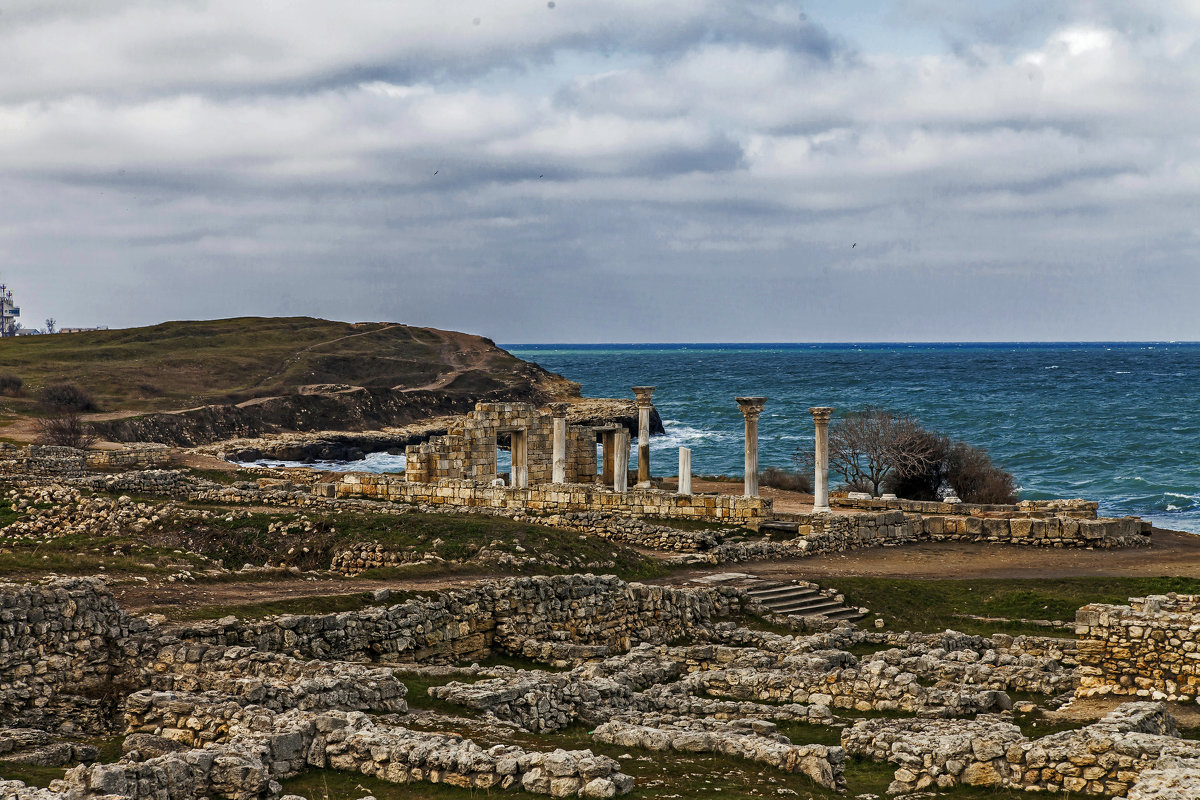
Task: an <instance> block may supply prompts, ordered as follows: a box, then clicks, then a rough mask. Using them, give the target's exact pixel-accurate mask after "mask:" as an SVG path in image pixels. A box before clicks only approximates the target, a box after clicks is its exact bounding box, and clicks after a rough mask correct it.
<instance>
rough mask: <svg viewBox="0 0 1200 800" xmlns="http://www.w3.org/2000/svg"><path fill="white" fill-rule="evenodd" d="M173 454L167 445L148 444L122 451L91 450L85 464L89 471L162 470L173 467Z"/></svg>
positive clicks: (133, 446)
mask: <svg viewBox="0 0 1200 800" xmlns="http://www.w3.org/2000/svg"><path fill="white" fill-rule="evenodd" d="M171 452H172V451H171V448H169V447H167V446H166V445H165V444H156V443H153V442H147V443H143V444H132V445H130V446H128V447H126V448H125V449H122V450H89V451H87V455H86V456H85V462H86V464H87V467H88V469H122V470H134V469H161V468H163V467H169V466H170V465H171Z"/></svg>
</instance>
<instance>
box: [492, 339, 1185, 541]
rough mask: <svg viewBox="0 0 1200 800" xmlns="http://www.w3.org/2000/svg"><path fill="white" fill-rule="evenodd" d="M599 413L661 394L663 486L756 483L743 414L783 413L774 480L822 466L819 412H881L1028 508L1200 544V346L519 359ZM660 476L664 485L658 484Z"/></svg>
mask: <svg viewBox="0 0 1200 800" xmlns="http://www.w3.org/2000/svg"><path fill="white" fill-rule="evenodd" d="M504 347H505V349H507V350H509V351H510V352H511V353H513V354H514V355H516V356H519V357H520V358H524V359H527V360H530V361H535V362H537V363H538V364H540V365H542V366H543V367H545V368H546V369H549V370H551V371H553V372H557V373H560V374H562V375H565V376H567V377H568V378H570V379H572V380H575V381H578V382H579V383H580V384H581V385H582V387H583V393H584V395H587V396H593V397H632V393H631V392H630V387H631V386H638V385H653V386H657V387H658V389H657V391H656V392H655V395H654V402H655V405H656V406H657V407H658V410H659V413H660V414H661V415H662V417H663V420H664V422H665V425H666V429H667V435H666V436H656V437H654V438H653V439H652V440H651V457H652V459H657V463H658V464H660V465H661V469H662V472H663V473H664V474H666V473H671V474H673V473H674V471H675V466H676V464H677V462H676V455H675V451H676V448H678V447H680V446H686V447H690V448H692V469H693V471H694V472H695V473H697V474H722V473H724V474H738V475H740V474H741V472H742V425H743V422H742V416H741V413H740V412H739V411H738V407H737V403H736V402H734V398H735V397H737V396H742V395H761V396H765V397H767V398H768V402H767V407H766V409H765V410H764V412H763V415H762V418H761V420H760V422H759V434H760V445H759V462H760V464H761V465H762V466H764V467H766V466H772V465H773V466H781V467H792V466H793V461H792V459H793V454H794V453H795V452H796V451H797V449H800V450H804V451H811V448H812V427H813V426H812V418H811V416H810V415H809V414H808V408H809V406H817V405H828V406H834V407H835V408H838V409H849V408H855V407H860V406H863V405H868V404H869V405H877V406H883V407H886V408H891V409H894V410H897V411H902V412H907V413H911V414H913V415H915V416H917V417H918V418H919V419H920V420H921V421H922V423H924V424H925V426H926V427H927V428H929V429H931V430H936V431H940V432H942V433H946V434H949V435H951V436H954V437H955V438H959V439H963V440H965V441H967V442H970V443H972V444H976V445H980V446H982V447H984V448H986V449H987V450H988V452H989V453H991V455H992V458H993V460H994V461H996V462H997V463H999V464H1000V465H1001V466H1003V467H1005V468H1007V469H1009V470H1010V471H1012V472H1013V473H1014V474H1015V475H1016V476H1017V481H1018V484H1019V486H1020V489H1021V496H1022V498H1025V499H1045V498H1055V497H1083V498H1087V499H1090V500H1098V501H1100V505H1101V512H1102V513H1104V514H1108V515H1122V514H1136V515H1139V516H1141V517H1143V518H1145V519H1148V520H1152V521H1153V522H1154V523H1155V524H1157V525H1160V526H1162V527H1166V528H1173V529H1175V530H1185V531H1191V532H1193V533H1200V402H1198V400H1200V344H1197V343H1186V344H1177V343H1139V344H1129V343H1113V344H1101V343H1084V344H868V345H850V344H732V345H722V344H667V345H662V344H650V345H554V344H537V345H530V344H524V345H505V346H504ZM655 471H656V472H657V471H658V469H656V470H655Z"/></svg>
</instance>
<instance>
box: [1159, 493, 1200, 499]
mask: <svg viewBox="0 0 1200 800" xmlns="http://www.w3.org/2000/svg"><path fill="white" fill-rule="evenodd" d="M1163 494H1165V495H1166V496H1167V497H1178V498H1179V499H1181V500H1200V494H1182V493H1180V492H1163Z"/></svg>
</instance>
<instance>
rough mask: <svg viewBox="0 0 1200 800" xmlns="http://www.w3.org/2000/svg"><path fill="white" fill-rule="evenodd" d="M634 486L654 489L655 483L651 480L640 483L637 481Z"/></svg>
mask: <svg viewBox="0 0 1200 800" xmlns="http://www.w3.org/2000/svg"><path fill="white" fill-rule="evenodd" d="M633 488H635V489H653V488H654V484H652V483H650V481H640V482H638V483H635V484H634V485H633Z"/></svg>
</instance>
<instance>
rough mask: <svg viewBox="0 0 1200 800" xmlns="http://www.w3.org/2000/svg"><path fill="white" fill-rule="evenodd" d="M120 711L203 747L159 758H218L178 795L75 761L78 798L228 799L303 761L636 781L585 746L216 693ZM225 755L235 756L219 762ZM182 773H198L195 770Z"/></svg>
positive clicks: (475, 779) (586, 790)
mask: <svg viewBox="0 0 1200 800" xmlns="http://www.w3.org/2000/svg"><path fill="white" fill-rule="evenodd" d="M126 718H127V721H128V730H129V732H130V733H149V734H156V735H160V736H164V737H166V738H168V739H172V740H174V741H179V742H183V743H184V744H186V745H188V746H190V747H193V748H195V747H199V746H204V747H205V749H204V750H196V749H193V750H191V751H188V752H185V753H180V754H175V755H174V756H160V757H159V759H168V758H175V759H180V760H183V761H185V762H186V761H187V759H188V757H189V756H191V757H192V758H195V755H194V754H196V753H211V754H213V755H214V756H215V758H213V759H212V761H211V762H210V763H211V764H212V765H213V766H212V768H211V769H210V770H209V771H207V773H204V774H203V777H202V779H198V780H197V779H193V780H192V781H190V782H188V783H187V789H186V790H185V791H184V792H182V793H181V792H179V790H178V789H175V788H174V787H175V786H177V785H180V784H183V783H184V782H183V781H178V782H177V781H172V780H166V781H164V780H154V779H153V778H152V779H151V780H150V781H146V784H148V786H147V788H148V789H149V791H147V790H146V789H143V785H145V784H143V781H142V779H143V775H144V774H145V772H146V771H145V769H144V768H143V766H142V764H139V763H136V762H118V763H116V764H108V765H103V766H94V767H83V766H81V767H76V768H75V769H74V770H72V771H71V772H70V773H68V776H67V779H66V780H65V781H64V782H63V783H64V784H65V786H64V787H63V788H65V789H67V790H68V791H69V790H70V788H72V787H80V788H83V787H86V790H88V791H87V793H84V794H83V796H84V797H90V796H94V795H98V794H113V793H121V794H128V795H129V796H131V797H134V798H141V797H155V798H158V800H161V798H163V797H166V798H168V799H169V800H182V798H184V797H195V796H206V793H204V792H195V791H194V790H195V788H198V787H203V788H204V789H208V790H209V791H211V792H212V793H214V794H222V795H225V796H230V797H254V796H260V795H261V794H263V790H264V789H265V788H266V784H267V783H269V782H270V781H272V780H276V779H281V778H286V777H290V776H292V775H295V774H297V773H299V772H300V771H301V770H303V769H304V768H305V767H306V766H312V767H316V768H318V769H335V770H340V771H343V772H357V773H361V774H363V775H368V776H373V777H376V778H378V779H380V780H384V781H387V782H389V783H400V784H403V783H409V782H423V781H424V782H430V783H447V784H450V785H452V786H458V787H462V788H470V789H481V790H487V789H492V788H496V789H510V788H521V789H524V790H525V791H527V792H531V793H534V794H543V795H550V796H553V797H567V796H578V797H587V798H592V797H612V796H613V795H615V794H625V793H627V792H629V791H630V790H631V789H632V788H633V779H632V778H630V777H629V776H627V775H624V774H622V773H621V772H620V765H619V764H618V763H617V762H616V761H614V760H613V759H611V758H606V757H604V756H597V755H593V754H592V752H591V751H590V750H572V751H565V750H555V751H553V752H550V753H543V752H531V751H526V750H522V749H521V748H519V747H514V746H505V745H497V746H495V747H491V748H488V749H484V748H482V747H480V746H479V745H477V744H475V743H474V742H472V741H471V740H470V739H464V738H462V737H461V736H456V735H453V734H440V733H425V732H419V731H412V730H409V729H407V728H403V727H399V726H390V725H379V724H376V723H374V722H373V721H372V720H371V719H370V718H369V717H368V716H367V715H365V714H361V713H358V712H337V711H328V712H324V713H321V714H312V713H307V712H303V711H297V710H292V711H289V712H287V713H284V714H276V713H274V712H272V711H270V710H268V709H265V708H262V707H259V706H252V705H251V706H245V707H243V706H242V705H240V704H239V703H237V702H235V701H232V700H228V699H225V698H224V697H223V696H222V695H220V694H216V693H208V694H187V693H178V692H150V691H144V692H138V693H136V694H134V695H132V696H131V697H130V698H129V702H128V711H127V714H126ZM223 756H224V757H225V758H226V759H228V760H232V761H233V763H232V764H227V763H223V762H222V757H223ZM230 756H233V758H232V759H230V758H229V757H230ZM159 759H151V760H150V761H147V762H142V763H143V764H153V763H154V762H156V761H158V760H159ZM230 766H232V767H233V769H229V768H228V767H230ZM222 767H226V768H225V769H222ZM189 772H190V774H191V775H192V776H197V773H198V772H200V771H198V770H189ZM150 774H151V775H156V774H157V772H156V771H153V770H152V771H151V772H150ZM205 784H207V785H205ZM231 784H232V785H231ZM97 790H99V791H97ZM273 793H277V790H276V792H273Z"/></svg>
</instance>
